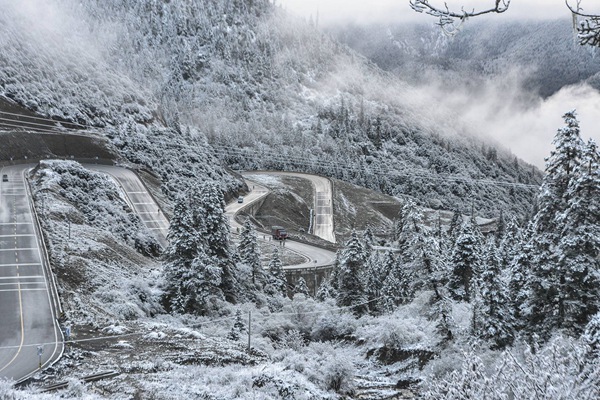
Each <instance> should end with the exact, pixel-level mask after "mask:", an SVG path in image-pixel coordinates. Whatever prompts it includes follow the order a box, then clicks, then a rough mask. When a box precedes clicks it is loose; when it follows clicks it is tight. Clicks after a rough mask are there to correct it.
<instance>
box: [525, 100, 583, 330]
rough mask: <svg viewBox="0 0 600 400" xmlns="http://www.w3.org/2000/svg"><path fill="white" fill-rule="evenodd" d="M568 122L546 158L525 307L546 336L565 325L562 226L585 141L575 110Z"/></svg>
mask: <svg viewBox="0 0 600 400" xmlns="http://www.w3.org/2000/svg"><path fill="white" fill-rule="evenodd" d="M563 118H564V120H565V124H566V126H565V127H563V128H560V129H559V130H558V132H557V134H556V136H555V137H554V141H553V144H554V145H555V149H554V150H553V151H552V152H551V153H550V157H548V158H547V160H546V169H545V175H544V180H543V182H542V187H541V189H540V194H539V195H538V199H537V200H538V201H537V204H538V212H537V213H536V215H535V217H534V235H533V238H532V243H533V246H534V258H533V260H532V268H531V275H530V279H529V280H528V282H527V285H528V296H527V302H526V305H525V306H524V307H523V309H524V310H525V311H526V313H527V318H528V326H527V327H526V330H527V331H528V332H529V334H531V335H533V334H536V335H538V336H539V337H540V338H541V339H542V340H546V339H548V338H549V337H550V335H551V332H552V330H554V329H555V328H558V327H560V326H562V325H563V321H564V319H565V312H566V309H565V303H564V295H565V294H564V293H563V292H562V291H563V290H564V288H562V286H563V284H564V283H565V282H566V281H565V270H564V269H563V266H565V265H566V264H565V262H564V257H563V256H562V254H561V253H560V251H559V249H558V245H559V242H560V241H561V235H564V234H565V232H564V230H562V229H559V228H558V227H559V226H560V223H561V222H562V221H564V215H565V213H566V212H567V209H568V208H569V203H572V202H573V200H572V199H571V196H572V195H573V193H572V192H571V191H569V187H573V185H574V182H575V180H576V179H577V174H578V173H579V171H580V168H579V166H580V164H581V158H582V154H583V147H584V143H583V141H582V140H581V137H580V132H579V121H577V118H576V115H575V111H570V112H568V113H566V114H565V115H564V116H563Z"/></svg>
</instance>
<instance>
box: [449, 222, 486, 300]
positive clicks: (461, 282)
mask: <svg viewBox="0 0 600 400" xmlns="http://www.w3.org/2000/svg"><path fill="white" fill-rule="evenodd" d="M476 229H477V227H474V226H473V221H472V219H471V218H470V219H469V220H467V221H466V222H465V223H464V224H463V226H462V229H461V233H460V234H459V235H458V237H457V238H456V242H455V244H454V249H453V251H452V256H451V259H450V267H451V269H452V271H451V273H450V277H449V282H448V289H449V290H450V294H451V296H452V297H453V298H454V299H455V300H464V301H469V300H470V297H471V280H472V278H473V274H475V273H476V272H477V271H478V270H479V266H480V258H481V254H480V253H481V248H480V247H481V244H480V242H479V235H478V234H477V233H476V231H475V230H476Z"/></svg>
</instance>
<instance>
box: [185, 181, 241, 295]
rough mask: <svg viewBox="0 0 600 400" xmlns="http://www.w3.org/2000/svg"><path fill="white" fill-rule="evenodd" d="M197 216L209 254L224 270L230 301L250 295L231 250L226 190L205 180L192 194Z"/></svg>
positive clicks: (224, 283) (199, 228) (223, 277)
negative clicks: (242, 283)
mask: <svg viewBox="0 0 600 400" xmlns="http://www.w3.org/2000/svg"><path fill="white" fill-rule="evenodd" d="M190 203H191V206H192V208H193V210H194V219H195V220H196V221H198V222H197V224H198V225H199V227H198V230H199V233H200V235H201V236H202V237H203V238H204V240H206V253H207V255H208V256H210V257H216V259H217V260H218V266H219V267H220V268H221V270H222V275H221V290H222V291H223V293H224V295H225V299H226V300H227V301H228V302H230V303H236V302H237V301H239V300H243V299H245V298H247V293H245V292H244V290H243V289H242V286H241V285H240V283H239V282H238V281H237V278H236V274H237V272H236V267H235V263H234V260H233V252H232V250H231V249H230V247H229V246H230V244H229V243H230V242H229V239H230V237H231V234H230V231H229V221H227V217H226V215H225V201H224V197H223V192H222V191H221V189H220V188H219V187H218V186H217V184H216V183H214V182H205V183H204V184H203V185H202V186H201V187H200V188H199V189H197V190H195V191H193V192H192V193H191V195H190Z"/></svg>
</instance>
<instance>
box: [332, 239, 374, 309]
mask: <svg viewBox="0 0 600 400" xmlns="http://www.w3.org/2000/svg"><path fill="white" fill-rule="evenodd" d="M365 261H366V257H365V253H364V250H363V247H362V244H361V243H360V239H359V238H358V235H357V234H356V232H355V231H353V232H352V236H351V237H350V239H349V240H348V242H347V243H346V245H345V246H344V248H343V250H342V252H341V256H340V263H339V268H338V271H337V281H338V282H337V284H338V287H337V289H338V295H337V304H338V305H339V306H341V307H350V306H354V307H353V308H352V312H353V313H354V314H356V315H362V314H364V313H365V312H366V311H367V309H368V308H367V305H366V304H365V303H366V301H367V296H366V295H365V290H364V286H363V283H362V280H361V278H362V275H363V271H362V269H363V267H364V264H365Z"/></svg>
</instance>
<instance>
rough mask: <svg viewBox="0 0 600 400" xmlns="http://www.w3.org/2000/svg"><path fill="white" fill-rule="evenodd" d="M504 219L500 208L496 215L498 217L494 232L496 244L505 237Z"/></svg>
mask: <svg viewBox="0 0 600 400" xmlns="http://www.w3.org/2000/svg"><path fill="white" fill-rule="evenodd" d="M506 228H507V226H506V219H505V218H504V212H503V211H502V210H500V216H499V217H498V219H497V220H496V233H495V237H496V244H497V245H499V244H500V242H502V240H503V239H504V238H505V236H506Z"/></svg>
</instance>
